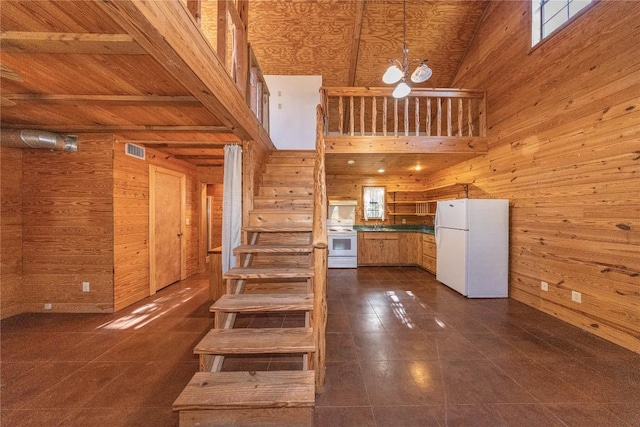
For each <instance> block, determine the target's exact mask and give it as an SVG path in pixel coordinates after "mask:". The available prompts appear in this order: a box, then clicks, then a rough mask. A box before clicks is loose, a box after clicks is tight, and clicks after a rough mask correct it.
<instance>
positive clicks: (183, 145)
mask: <svg viewBox="0 0 640 427" xmlns="http://www.w3.org/2000/svg"><path fill="white" fill-rule="evenodd" d="M118 141H119V142H133V141H126V140H120V139H119V140H118ZM136 143H137V144H144V145H148V146H150V147H153V148H174V149H180V150H182V149H184V150H189V149H199V148H202V149H208V150H214V149H215V150H218V151H216V153H217V152H219V153H220V155H222V154H224V150H223V149H222V148H221V147H224V146H225V145H227V144H228V142H220V143H215V144H212V143H210V142H203V143H202V144H197V143H196V144H194V142H193V141H177V142H166V141H136Z"/></svg>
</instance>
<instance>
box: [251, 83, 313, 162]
mask: <svg viewBox="0 0 640 427" xmlns="http://www.w3.org/2000/svg"><path fill="white" fill-rule="evenodd" d="M264 79H265V80H266V82H267V86H268V87H269V93H270V94H271V95H270V97H269V129H270V134H271V140H272V141H273V143H274V145H275V146H276V147H277V148H278V149H281V150H314V149H315V147H316V106H317V105H318V104H319V103H320V87H321V86H322V76H264Z"/></svg>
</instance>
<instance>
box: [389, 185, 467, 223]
mask: <svg viewBox="0 0 640 427" xmlns="http://www.w3.org/2000/svg"><path fill="white" fill-rule="evenodd" d="M469 185H470V183H467V182H457V183H455V184H447V185H441V186H437V187H431V188H426V189H424V190H409V191H401V190H392V191H387V194H389V195H391V197H392V198H393V199H395V198H396V195H397V194H406V195H407V197H410V196H409V195H414V196H417V197H428V193H429V192H432V191H436V190H441V189H445V188H453V187H457V186H462V187H463V188H464V191H465V196H466V197H468V196H469ZM418 193H422V194H423V195H419V194H418ZM403 198H404V197H403ZM439 200H442V199H426V200H390V201H387V202H386V204H387V205H389V206H390V208H389V209H388V210H389V211H392V212H387V215H388V216H389V217H433V216H435V210H436V206H435V205H436V203H437V202H438V201H439ZM400 206H406V207H405V208H400V209H399V207H400ZM409 206H415V211H413V212H406V211H407V210H409V208H408V207H409ZM391 207H392V208H391ZM398 210H400V211H401V212H398ZM402 211H405V212H402Z"/></svg>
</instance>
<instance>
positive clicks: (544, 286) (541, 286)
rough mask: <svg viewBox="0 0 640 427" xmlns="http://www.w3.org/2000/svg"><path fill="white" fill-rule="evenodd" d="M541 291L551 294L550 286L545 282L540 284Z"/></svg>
mask: <svg viewBox="0 0 640 427" xmlns="http://www.w3.org/2000/svg"><path fill="white" fill-rule="evenodd" d="M540 289H542V290H543V291H545V292H549V284H548V283H547V282H545V281H544V280H543V281H542V282H540Z"/></svg>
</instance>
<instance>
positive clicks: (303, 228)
mask: <svg viewBox="0 0 640 427" xmlns="http://www.w3.org/2000/svg"><path fill="white" fill-rule="evenodd" d="M242 229H243V230H244V231H248V232H251V233H307V232H311V231H313V227H312V226H310V225H289V226H287V225H285V226H281V227H276V226H270V227H262V226H259V225H256V226H250V227H243V228H242Z"/></svg>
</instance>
